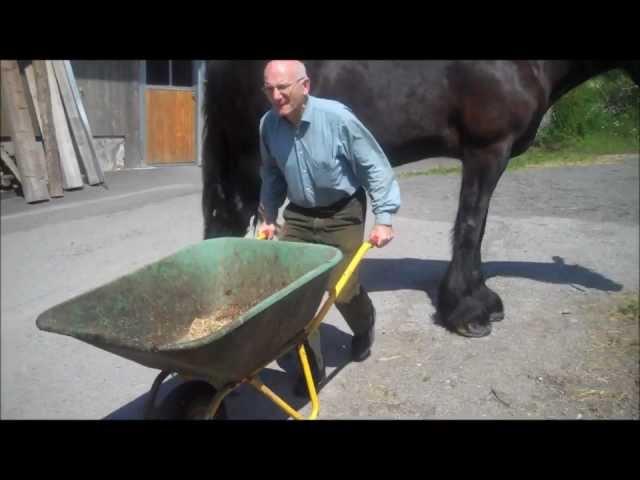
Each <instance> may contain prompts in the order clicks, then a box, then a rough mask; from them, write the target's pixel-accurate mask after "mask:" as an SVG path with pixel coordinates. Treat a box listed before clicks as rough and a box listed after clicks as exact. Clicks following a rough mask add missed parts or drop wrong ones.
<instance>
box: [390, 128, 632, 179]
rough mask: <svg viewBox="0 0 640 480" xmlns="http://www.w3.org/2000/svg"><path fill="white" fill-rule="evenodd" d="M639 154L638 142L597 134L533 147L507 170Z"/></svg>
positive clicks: (441, 170) (435, 171)
mask: <svg viewBox="0 0 640 480" xmlns="http://www.w3.org/2000/svg"><path fill="white" fill-rule="evenodd" d="M639 150H640V145H639V143H638V140H637V139H632V138H622V137H616V136H611V135H607V134H604V133H603V134H594V135H592V136H589V137H585V138H583V139H579V140H574V141H572V142H570V143H566V144H564V145H563V146H560V147H556V148H549V147H546V148H543V147H532V148H530V149H529V150H527V151H526V152H525V153H523V154H522V155H519V156H517V157H515V158H512V159H511V160H510V161H509V165H507V170H508V171H513V170H522V169H525V168H542V167H564V166H572V165H595V164H605V163H613V162H617V161H620V160H621V159H622V156H623V155H625V154H626V155H629V154H631V155H633V154H638V151H639ZM461 170H462V166H459V167H434V168H431V169H428V170H423V171H416V172H400V173H398V174H397V175H396V176H397V177H398V178H411V177H418V176H429V175H452V174H458V173H460V172H461Z"/></svg>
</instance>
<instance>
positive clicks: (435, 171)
mask: <svg viewBox="0 0 640 480" xmlns="http://www.w3.org/2000/svg"><path fill="white" fill-rule="evenodd" d="M461 171H462V168H461V167H434V168H431V169H429V170H423V171H420V172H400V173H398V174H396V177H398V178H411V177H420V176H428V175H451V174H452V173H460V172H461Z"/></svg>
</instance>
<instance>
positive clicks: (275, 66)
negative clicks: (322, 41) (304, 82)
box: [264, 60, 307, 80]
mask: <svg viewBox="0 0 640 480" xmlns="http://www.w3.org/2000/svg"><path fill="white" fill-rule="evenodd" d="M272 75H279V76H284V77H287V78H289V77H290V78H291V79H292V80H297V79H298V78H301V77H302V78H306V77H307V69H306V68H305V66H304V63H302V62H300V61H299V60H271V61H270V62H269V63H267V66H266V67H265V69H264V76H265V78H266V77H267V76H272Z"/></svg>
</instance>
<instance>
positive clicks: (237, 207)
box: [202, 61, 260, 238]
mask: <svg viewBox="0 0 640 480" xmlns="http://www.w3.org/2000/svg"><path fill="white" fill-rule="evenodd" d="M245 65H246V62H233V61H210V62H208V64H207V80H206V88H205V92H204V106H203V117H204V128H203V164H202V182H203V192H202V213H203V217H204V237H205V238H211V237H212V236H214V234H215V232H213V231H212V229H213V217H214V215H215V216H216V220H217V221H216V224H219V226H221V227H224V230H230V231H232V232H235V233H236V234H241V231H242V229H243V227H244V229H245V230H246V228H248V226H249V218H250V217H251V216H252V215H253V216H256V215H255V214H256V213H257V208H258V200H257V199H258V197H259V193H260V183H259V175H258V165H259V163H258V162H259V158H258V155H259V153H258V144H257V136H258V130H257V124H258V123H257V122H258V120H259V117H258V116H259V115H260V112H259V108H256V100H257V98H256V96H257V95H259V93H260V92H259V91H258V89H257V88H251V87H252V86H255V84H256V83H257V81H258V80H257V79H259V77H257V79H256V78H251V77H252V72H250V71H246V70H247V69H246V66H245ZM254 117H258V118H254ZM243 224H244V225H243Z"/></svg>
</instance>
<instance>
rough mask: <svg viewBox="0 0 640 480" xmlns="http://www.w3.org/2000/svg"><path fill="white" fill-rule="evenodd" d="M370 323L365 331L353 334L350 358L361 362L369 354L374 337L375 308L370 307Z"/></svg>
mask: <svg viewBox="0 0 640 480" xmlns="http://www.w3.org/2000/svg"><path fill="white" fill-rule="evenodd" d="M372 312H373V314H372V320H373V321H372V323H371V326H370V327H369V329H368V330H367V331H366V332H365V333H361V334H360V335H354V336H353V338H352V339H351V360H353V361H354V362H362V361H363V360H366V359H367V358H369V355H371V346H372V345H373V340H374V338H375V327H376V309H375V308H373V307H372Z"/></svg>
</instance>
